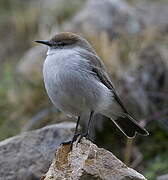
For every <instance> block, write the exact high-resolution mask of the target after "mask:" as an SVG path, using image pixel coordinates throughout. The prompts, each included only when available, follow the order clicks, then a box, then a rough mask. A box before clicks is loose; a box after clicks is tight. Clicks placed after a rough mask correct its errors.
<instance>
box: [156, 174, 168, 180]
mask: <svg viewBox="0 0 168 180" xmlns="http://www.w3.org/2000/svg"><path fill="white" fill-rule="evenodd" d="M156 180H168V174H164V175H161V176H158V177H157V179H156Z"/></svg>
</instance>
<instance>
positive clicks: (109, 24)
mask: <svg viewBox="0 0 168 180" xmlns="http://www.w3.org/2000/svg"><path fill="white" fill-rule="evenodd" d="M140 29H141V26H140V22H139V20H138V19H137V18H136V14H135V11H134V9H133V7H130V6H129V5H128V4H127V3H126V2H125V1H122V0H89V1H87V3H86V5H85V6H84V7H83V9H81V10H80V11H79V12H78V13H77V14H76V15H75V16H74V17H73V18H72V19H71V20H70V21H69V22H68V23H66V24H65V25H64V30H66V31H75V32H80V33H81V32H83V33H85V34H92V35H95V33H96V34H97V33H100V32H106V33H108V34H109V36H110V37H114V36H116V35H118V34H120V33H124V34H125V33H127V34H129V35H132V34H137V33H138V32H139V31H140Z"/></svg>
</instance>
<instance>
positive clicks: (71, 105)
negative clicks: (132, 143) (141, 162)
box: [35, 32, 148, 143]
mask: <svg viewBox="0 0 168 180" xmlns="http://www.w3.org/2000/svg"><path fill="white" fill-rule="evenodd" d="M35 42H37V43H41V44H45V45H47V46H48V52H47V57H46V59H45V62H44V65H43V77H44V84H45V88H46V91H47V93H48V96H49V98H50V99H51V101H52V103H53V104H54V105H55V106H56V107H57V108H58V109H60V110H61V111H62V112H64V113H66V114H69V115H72V116H74V117H77V124H76V129H75V134H74V137H73V139H72V141H71V143H73V142H74V141H75V140H76V138H77V137H78V135H79V134H78V133H77V132H78V125H79V121H80V119H81V117H84V116H85V115H86V114H87V115H89V120H88V123H87V129H86V132H85V133H84V134H80V135H81V138H82V137H87V138H88V136H89V130H90V122H91V119H92V117H93V115H94V113H100V114H102V115H104V116H106V117H108V118H110V119H111V120H112V121H113V122H114V124H115V125H116V126H117V127H118V128H119V129H120V130H121V131H122V132H123V133H124V134H125V135H126V136H127V137H128V138H133V137H135V135H136V133H139V134H141V135H145V136H146V135H148V132H147V130H145V129H144V128H142V127H141V126H140V125H138V123H137V122H136V121H135V120H134V119H133V117H132V116H131V115H130V113H129V112H128V111H127V110H126V108H125V106H124V105H123V103H122V101H121V99H120V98H119V96H118V94H117V92H116V90H115V89H114V86H113V83H112V81H111V80H110V78H109V76H108V74H107V72H106V68H105V66H104V64H103V62H102V60H101V59H100V58H99V57H98V55H97V54H96V52H95V50H94V49H93V48H92V46H91V45H90V44H89V42H88V41H87V40H86V39H84V38H82V37H81V36H79V35H77V34H74V33H71V32H63V33H59V34H56V35H55V36H54V37H53V38H51V39H50V40H40V41H35Z"/></svg>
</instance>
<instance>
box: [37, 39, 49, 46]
mask: <svg viewBox="0 0 168 180" xmlns="http://www.w3.org/2000/svg"><path fill="white" fill-rule="evenodd" d="M35 42H37V43H40V44H45V45H47V46H51V45H52V44H51V42H50V41H47V40H42V41H35Z"/></svg>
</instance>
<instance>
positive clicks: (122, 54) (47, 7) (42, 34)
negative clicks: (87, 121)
mask: <svg viewBox="0 0 168 180" xmlns="http://www.w3.org/2000/svg"><path fill="white" fill-rule="evenodd" d="M62 31H71V32H76V33H78V34H80V35H82V36H84V37H85V38H87V39H88V41H89V42H90V43H91V44H92V45H93V47H94V48H95V49H96V52H97V53H98V55H99V56H100V57H101V58H102V60H103V61H104V63H105V65H106V66H107V69H108V72H109V74H110V75H111V78H112V80H113V81H114V84H115V87H116V89H117V90H118V93H119V94H120V96H121V98H122V99H123V102H124V104H125V105H126V107H127V108H128V110H129V112H130V113H131V114H133V116H134V117H136V119H137V121H138V122H139V123H140V124H141V125H142V126H144V127H145V128H146V129H147V130H148V131H149V133H150V135H149V136H148V137H142V136H137V137H136V139H134V140H128V139H126V138H125V137H124V136H123V134H122V133H121V132H119V130H118V129H117V128H116V127H115V126H114V125H113V123H112V122H111V121H108V120H107V119H105V118H102V117H99V116H98V117H96V118H97V120H96V124H94V123H93V124H92V127H93V134H92V138H93V139H94V141H95V143H96V144H98V146H99V147H103V148H106V149H108V150H110V151H112V152H113V153H114V154H115V155H116V156H117V157H118V158H119V159H121V160H122V161H123V162H125V163H126V164H127V165H129V166H130V167H132V168H134V169H136V170H137V171H139V172H141V173H142V174H143V175H145V176H146V177H147V178H148V179H149V180H154V179H156V178H157V177H158V176H161V175H163V174H168V1H167V0H141V1H138V0H48V1H45V0H29V1H26V0H15V1H13V0H1V1H0V140H4V139H6V138H8V137H11V136H14V135H17V134H19V133H21V132H25V131H29V130H32V129H38V128H41V127H44V126H46V125H49V124H54V123H58V122H62V121H73V119H69V118H67V117H66V116H65V115H64V114H62V113H61V112H60V111H58V110H57V109H56V108H54V107H53V106H52V104H51V102H50V101H49V99H48V97H47V94H46V92H45V89H44V84H43V80H42V64H43V62H44V59H45V56H46V55H45V54H46V50H47V49H46V47H43V46H39V45H38V44H35V43H34V40H44V39H48V38H50V37H51V36H52V35H53V34H55V33H58V32H62Z"/></svg>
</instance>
